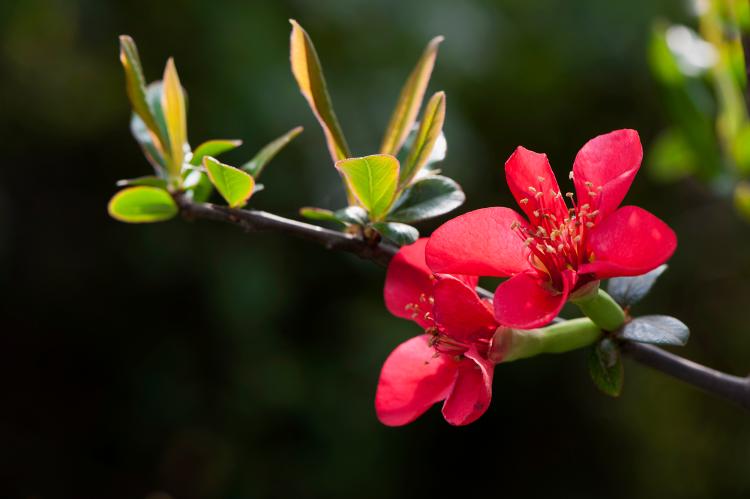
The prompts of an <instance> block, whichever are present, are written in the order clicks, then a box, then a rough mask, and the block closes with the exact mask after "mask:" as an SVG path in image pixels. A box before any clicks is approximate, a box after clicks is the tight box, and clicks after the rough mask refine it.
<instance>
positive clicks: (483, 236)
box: [427, 130, 677, 329]
mask: <svg viewBox="0 0 750 499" xmlns="http://www.w3.org/2000/svg"><path fill="white" fill-rule="evenodd" d="M642 157H643V150H642V148H641V143H640V140H639V138H638V133H637V132H636V131H635V130H617V131H614V132H611V133H608V134H605V135H600V136H598V137H596V138H594V139H592V140H590V141H589V142H587V143H586V145H584V146H583V148H582V149H581V150H580V151H579V152H578V155H577V156H576V159H575V163H574V164H573V171H572V172H571V178H572V179H573V181H574V184H575V190H576V194H577V197H578V202H577V203H576V201H575V199H574V196H573V194H572V193H567V194H565V195H563V194H562V193H561V192H560V188H559V187H558V185H557V180H556V179H555V175H554V173H553V172H552V169H551V168H550V165H549V162H548V161H547V156H546V155H545V154H538V153H535V152H532V151H529V150H528V149H525V148H523V147H519V148H518V149H516V151H515V152H514V153H513V154H512V155H511V157H510V158H509V159H508V161H507V162H506V163H505V176H506V178H507V180H508V186H509V187H510V190H511V192H512V193H513V196H514V197H515V198H516V201H518V203H519V205H520V206H521V209H522V210H523V212H524V213H525V214H526V216H527V217H528V220H526V219H525V218H524V217H522V216H521V215H519V214H518V213H516V212H515V211H513V210H511V209H509V208H499V207H498V208H484V209H480V210H476V211H472V212H469V213H467V214H465V215H462V216H459V217H457V218H454V219H453V220H450V221H448V222H446V223H445V224H444V225H443V226H441V227H440V228H438V230H437V231H435V233H434V234H433V235H432V237H431V238H430V242H429V244H428V246H427V263H428V264H429V266H430V268H431V269H432V271H434V272H449V273H460V274H472V275H485V276H498V277H510V279H508V280H507V281H505V282H503V283H502V284H500V286H499V287H498V288H497V291H495V300H494V303H495V318H496V319H497V320H498V322H500V323H501V324H503V325H506V326H510V327H517V328H526V329H528V328H534V327H539V326H543V325H545V324H547V323H549V322H550V321H551V320H552V319H553V318H554V317H555V316H556V315H557V314H558V313H559V311H560V309H561V308H562V306H563V305H564V304H565V302H566V301H567V299H568V297H569V296H570V294H571V293H572V292H574V291H576V290H577V289H579V288H581V286H584V285H585V284H587V283H590V282H593V281H596V280H598V279H604V278H609V277H616V276H632V275H640V274H643V273H645V272H648V271H649V270H652V269H654V268H656V267H657V266H659V265H661V264H662V263H664V262H665V261H666V260H667V259H669V257H670V256H672V253H673V252H674V250H675V248H676V247H677V238H676V236H675V234H674V232H673V231H672V229H670V228H669V227H668V226H667V225H666V224H665V223H664V222H662V221H661V220H659V219H658V218H656V217H655V216H654V215H652V214H651V213H649V212H647V211H645V210H643V209H641V208H638V207H636V206H624V207H622V208H619V209H618V206H619V205H620V202H621V201H622V199H623V198H624V197H625V194H626V193H627V191H628V189H629V188H630V184H631V183H632V182H633V178H634V177H635V174H636V173H637V172H638V168H639V167H640V164H641V158H642ZM566 198H567V200H568V201H567V202H566ZM568 203H570V204H568Z"/></svg>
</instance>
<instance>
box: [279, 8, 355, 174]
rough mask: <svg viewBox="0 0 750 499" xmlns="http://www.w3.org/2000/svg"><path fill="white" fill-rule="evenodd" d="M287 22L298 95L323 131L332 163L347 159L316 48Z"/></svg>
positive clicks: (297, 28)
mask: <svg viewBox="0 0 750 499" xmlns="http://www.w3.org/2000/svg"><path fill="white" fill-rule="evenodd" d="M289 22H290V23H292V35H291V38H290V59H291V63H292V73H294V78H295V79H296V80H297V85H299V89H300V92H302V95H303V96H304V97H305V99H307V102H308V104H309V105H310V108H311V109H312V112H313V114H315V117H316V118H317V119H318V121H319V122H320V126H321V127H322V128H323V133H324V134H325V136H326V143H327V144H328V150H329V151H330V153H331V158H333V161H334V162H335V161H339V160H342V159H346V158H348V157H350V156H351V153H350V152H349V146H347V144H346V139H344V133H343V132H342V131H341V126H340V125H339V121H338V119H337V118H336V113H334V111H333V105H332V104H331V97H330V96H329V95H328V88H327V87H326V82H325V78H324V77H323V69H322V68H321V66H320V59H319V58H318V54H317V52H316V51H315V46H314V45H313V43H312V40H310V37H309V36H308V34H307V32H306V31H305V30H304V29H302V26H300V25H299V24H298V23H297V21H295V20H294V19H290V20H289Z"/></svg>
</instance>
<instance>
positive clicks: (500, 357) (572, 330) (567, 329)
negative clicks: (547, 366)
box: [489, 317, 602, 362]
mask: <svg viewBox="0 0 750 499" xmlns="http://www.w3.org/2000/svg"><path fill="white" fill-rule="evenodd" d="M601 336H602V331H601V329H600V328H599V326H597V325H596V324H595V323H594V322H593V321H592V320H591V319H588V318H585V317H582V318H580V319H572V320H569V321H563V322H559V323H557V324H552V325H549V326H547V327H543V328H540V329H528V330H526V329H511V328H506V327H500V328H498V330H497V332H496V333H495V336H494V338H493V339H492V346H491V348H490V353H489V357H490V360H493V361H494V362H510V361H513V360H518V359H526V358H528V357H534V356H536V355H539V354H543V353H563V352H569V351H571V350H577V349H579V348H583V347H586V346H589V345H591V344H593V343H595V342H596V341H597V340H598V339H599V338H600V337H601Z"/></svg>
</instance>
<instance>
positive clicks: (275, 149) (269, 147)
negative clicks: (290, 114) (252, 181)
mask: <svg viewBox="0 0 750 499" xmlns="http://www.w3.org/2000/svg"><path fill="white" fill-rule="evenodd" d="M302 130H303V128H302V127H301V126H298V127H295V128H292V129H291V130H289V131H288V132H286V133H285V134H284V135H282V136H281V137H279V138H277V139H275V140H273V141H272V142H269V143H268V144H266V145H265V146H264V147H263V149H261V150H260V151H258V154H256V155H255V157H254V158H253V159H251V160H250V161H248V162H247V163H245V164H244V165H242V169H243V170H245V171H246V172H248V173H249V174H250V175H252V176H253V178H258V177H259V176H260V174H261V173H262V172H263V168H265V166H266V165H267V164H268V163H269V162H270V161H271V160H272V159H273V158H274V157H275V156H276V155H277V154H278V153H279V151H281V150H282V149H283V148H284V146H286V145H287V144H288V143H289V142H291V141H292V139H294V138H295V137H296V136H297V135H299V134H300V133H302Z"/></svg>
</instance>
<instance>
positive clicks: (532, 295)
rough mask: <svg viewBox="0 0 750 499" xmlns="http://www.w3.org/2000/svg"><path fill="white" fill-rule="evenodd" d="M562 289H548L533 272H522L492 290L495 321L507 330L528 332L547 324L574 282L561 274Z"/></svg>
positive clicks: (572, 276)
mask: <svg viewBox="0 0 750 499" xmlns="http://www.w3.org/2000/svg"><path fill="white" fill-rule="evenodd" d="M562 276H563V289H562V290H561V291H554V290H552V289H551V288H550V287H549V285H548V284H547V283H546V282H545V281H543V280H542V279H540V277H539V276H538V274H537V273H536V272H533V271H531V272H524V273H523V274H518V275H517V276H514V277H511V278H510V279H508V280H507V281H505V282H503V283H501V284H500V286H498V287H497V290H496V291H495V298H494V300H493V302H494V304H495V319H497V321H498V322H499V323H500V324H502V325H504V326H509V327H516V328H520V329H532V328H535V327H541V326H544V325H546V324H549V323H550V322H551V321H552V319H554V318H555V316H557V314H558V313H559V312H560V309H561V308H562V307H563V305H565V301H566V300H567V299H568V295H569V294H570V290H571V289H572V288H573V286H574V284H575V280H576V276H575V273H573V272H572V271H565V272H563V274H562Z"/></svg>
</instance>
